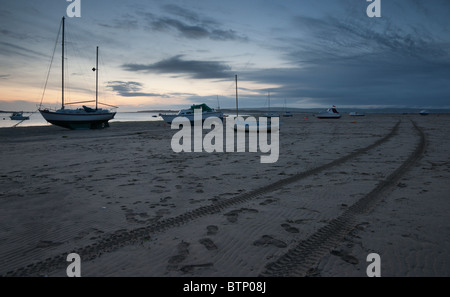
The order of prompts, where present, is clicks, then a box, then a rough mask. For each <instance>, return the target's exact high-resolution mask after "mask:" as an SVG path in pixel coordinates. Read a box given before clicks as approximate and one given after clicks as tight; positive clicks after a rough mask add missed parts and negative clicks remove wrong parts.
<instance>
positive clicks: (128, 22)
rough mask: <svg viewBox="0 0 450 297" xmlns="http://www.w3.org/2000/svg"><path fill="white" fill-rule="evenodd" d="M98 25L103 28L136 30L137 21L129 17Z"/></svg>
mask: <svg viewBox="0 0 450 297" xmlns="http://www.w3.org/2000/svg"><path fill="white" fill-rule="evenodd" d="M99 25H100V26H102V27H105V28H112V29H123V30H132V29H137V28H138V21H137V20H136V19H135V18H134V17H133V16H131V15H129V16H126V17H124V18H121V19H115V20H113V21H112V22H110V23H107V24H105V23H100V24H99Z"/></svg>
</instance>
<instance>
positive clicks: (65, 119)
mask: <svg viewBox="0 0 450 297" xmlns="http://www.w3.org/2000/svg"><path fill="white" fill-rule="evenodd" d="M61 25H62V86H61V92H62V97H61V98H62V99H61V101H62V103H61V108H60V109H58V110H56V111H52V110H50V109H48V108H41V107H40V108H39V112H40V113H41V115H42V116H43V117H44V119H45V120H46V121H47V122H49V123H51V124H53V125H56V126H60V127H64V128H68V129H100V128H105V127H109V124H108V121H109V120H111V119H113V118H114V116H115V115H116V112H112V111H110V110H108V109H102V108H98V104H102V105H107V106H111V107H114V108H117V107H116V106H112V105H108V104H105V103H100V102H98V47H97V63H96V67H95V68H93V69H92V70H93V71H95V72H96V90H95V108H90V107H87V106H84V105H83V108H77V109H66V108H65V105H69V104H80V103H86V102H94V100H92V101H83V102H72V103H65V102H64V42H65V40H64V27H65V26H64V25H65V18H64V17H63V18H62V22H61Z"/></svg>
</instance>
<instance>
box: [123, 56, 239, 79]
mask: <svg viewBox="0 0 450 297" xmlns="http://www.w3.org/2000/svg"><path fill="white" fill-rule="evenodd" d="M182 57H183V56H182V55H177V56H174V57H171V58H169V59H165V60H162V61H159V62H156V63H154V64H124V65H122V68H123V69H125V70H127V71H143V72H155V73H169V74H184V75H188V76H189V77H191V78H196V79H215V78H226V77H232V76H233V74H232V73H231V67H230V66H228V65H226V64H224V63H223V62H217V61H196V60H183V59H181V58H182Z"/></svg>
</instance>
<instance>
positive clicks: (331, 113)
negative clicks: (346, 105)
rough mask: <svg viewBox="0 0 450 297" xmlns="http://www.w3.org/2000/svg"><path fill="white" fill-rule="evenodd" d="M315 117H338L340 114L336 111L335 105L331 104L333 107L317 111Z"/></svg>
mask: <svg viewBox="0 0 450 297" xmlns="http://www.w3.org/2000/svg"><path fill="white" fill-rule="evenodd" d="M315 117H316V118H318V119H339V118H340V117H341V114H340V113H339V112H338V111H337V109H336V106H334V105H333V107H331V108H328V109H327V110H324V111H321V112H319V113H318V114H316V115H315Z"/></svg>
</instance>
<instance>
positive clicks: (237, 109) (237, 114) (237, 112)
mask: <svg viewBox="0 0 450 297" xmlns="http://www.w3.org/2000/svg"><path fill="white" fill-rule="evenodd" d="M235 79H236V117H238V116H239V108H238V87H237V74H236V75H235Z"/></svg>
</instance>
